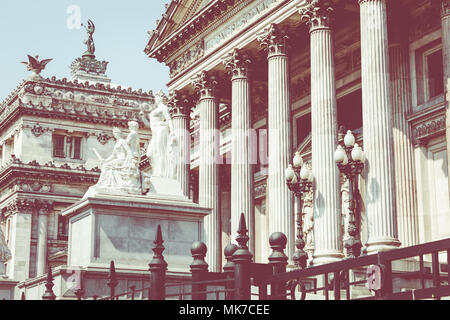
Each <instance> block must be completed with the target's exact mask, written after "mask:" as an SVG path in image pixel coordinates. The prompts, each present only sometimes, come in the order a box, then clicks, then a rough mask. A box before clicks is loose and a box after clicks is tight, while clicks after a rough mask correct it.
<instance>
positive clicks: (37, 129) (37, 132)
mask: <svg viewBox="0 0 450 320" xmlns="http://www.w3.org/2000/svg"><path fill="white" fill-rule="evenodd" d="M48 131H51V129H50V128H44V127H42V126H41V125H40V124H39V123H37V124H35V125H34V126H33V127H32V128H31V133H32V134H33V135H34V136H35V137H36V138H38V137H40V136H42V135H43V134H44V133H46V132H48Z"/></svg>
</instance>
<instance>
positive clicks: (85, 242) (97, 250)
mask: <svg viewBox="0 0 450 320" xmlns="http://www.w3.org/2000/svg"><path fill="white" fill-rule="evenodd" d="M210 212H211V209H207V208H202V207H200V206H199V205H197V204H195V203H193V202H192V201H191V200H189V199H187V198H183V197H176V196H174V195H161V194H147V195H145V196H140V195H123V196H119V195H99V194H97V195H96V196H95V197H93V198H90V197H88V198H86V199H83V200H81V201H80V202H78V203H76V204H74V205H72V206H71V207H69V208H67V209H66V210H65V211H64V212H63V213H62V215H63V216H65V217H67V218H69V248H68V266H70V267H81V268H87V267H94V268H107V267H109V263H110V261H111V260H114V262H115V265H116V267H117V268H122V269H127V270H130V271H131V270H134V271H141V270H142V271H145V272H148V263H149V262H150V260H151V259H152V257H153V251H152V248H153V241H154V239H155V235H156V228H157V226H158V224H160V225H161V229H162V234H163V239H164V246H165V248H166V249H165V251H164V253H163V254H164V258H165V260H166V261H167V263H168V269H169V271H174V272H187V271H189V264H190V263H191V262H192V257H191V253H190V248H191V244H192V242H194V241H199V240H201V239H202V238H203V234H202V233H203V217H204V216H206V215H207V214H209V213H210Z"/></svg>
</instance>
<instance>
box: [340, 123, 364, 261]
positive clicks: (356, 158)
mask: <svg viewBox="0 0 450 320" xmlns="http://www.w3.org/2000/svg"><path fill="white" fill-rule="evenodd" d="M343 140H344V141H343V145H342V141H341V144H339V145H338V146H337V149H336V152H335V153H334V160H335V161H336V163H337V166H338V168H339V171H341V172H342V173H343V174H344V176H345V177H346V178H347V180H348V182H349V191H348V194H349V207H348V227H347V232H348V235H349V238H348V239H347V240H345V242H344V247H345V249H346V250H347V256H348V257H349V258H355V257H359V255H360V254H361V247H362V244H361V240H360V237H359V223H358V220H359V216H360V212H356V206H355V197H354V195H353V193H354V190H356V192H358V191H357V190H358V179H357V178H358V175H359V174H360V173H361V172H362V170H363V168H364V160H365V158H364V152H363V150H362V148H361V147H360V146H359V145H358V144H357V143H355V137H354V136H353V134H352V132H351V131H350V130H348V131H347V134H346V135H345V137H344V139H343Z"/></svg>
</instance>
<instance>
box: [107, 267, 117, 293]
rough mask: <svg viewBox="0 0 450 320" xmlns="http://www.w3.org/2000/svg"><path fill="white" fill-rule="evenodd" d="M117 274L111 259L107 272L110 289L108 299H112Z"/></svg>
mask: <svg viewBox="0 0 450 320" xmlns="http://www.w3.org/2000/svg"><path fill="white" fill-rule="evenodd" d="M117 283H118V282H117V276H116V266H115V264H114V261H113V260H111V262H110V264H109V274H108V282H107V284H108V287H109V291H110V299H111V300H114V296H115V292H116V287H117Z"/></svg>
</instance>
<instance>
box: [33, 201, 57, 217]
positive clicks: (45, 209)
mask: <svg viewBox="0 0 450 320" xmlns="http://www.w3.org/2000/svg"><path fill="white" fill-rule="evenodd" d="M36 206H37V208H38V209H39V214H49V213H50V211H52V210H53V201H51V200H36Z"/></svg>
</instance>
